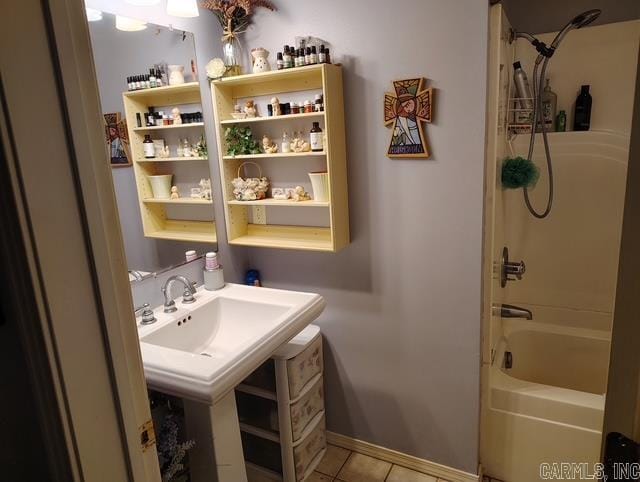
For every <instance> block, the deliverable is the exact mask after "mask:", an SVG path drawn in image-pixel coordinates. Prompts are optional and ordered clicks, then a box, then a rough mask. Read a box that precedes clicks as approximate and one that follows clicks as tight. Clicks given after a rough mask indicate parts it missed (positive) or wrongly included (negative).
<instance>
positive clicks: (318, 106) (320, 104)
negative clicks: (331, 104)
mask: <svg viewBox="0 0 640 482" xmlns="http://www.w3.org/2000/svg"><path fill="white" fill-rule="evenodd" d="M314 107H315V109H314V110H315V111H316V112H323V111H324V100H323V97H322V94H316V97H315V99H314Z"/></svg>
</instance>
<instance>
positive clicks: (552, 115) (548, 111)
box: [538, 79, 558, 132]
mask: <svg viewBox="0 0 640 482" xmlns="http://www.w3.org/2000/svg"><path fill="white" fill-rule="evenodd" d="M540 101H541V103H542V116H540V117H541V119H538V130H540V131H541V130H542V128H541V127H540V126H541V124H540V123H541V122H544V127H545V130H546V131H547V132H551V131H553V122H554V121H555V119H556V108H557V106H558V96H557V95H556V94H555V92H553V91H552V90H551V86H550V85H549V79H547V85H546V86H545V88H544V90H543V91H542V94H541V95H540Z"/></svg>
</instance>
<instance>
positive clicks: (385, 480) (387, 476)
mask: <svg viewBox="0 0 640 482" xmlns="http://www.w3.org/2000/svg"><path fill="white" fill-rule="evenodd" d="M378 460H380V459H378ZM383 462H384V460H383ZM394 465H395V464H391V466H390V467H389V472H387V475H385V476H384V482H387V479H388V478H389V474H390V473H391V471H392V470H393V466H394Z"/></svg>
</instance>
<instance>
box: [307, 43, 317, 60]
mask: <svg viewBox="0 0 640 482" xmlns="http://www.w3.org/2000/svg"><path fill="white" fill-rule="evenodd" d="M309 63H310V64H311V65H314V64H317V63H318V53H317V51H316V46H315V45H314V46H312V47H311V55H310V56H309Z"/></svg>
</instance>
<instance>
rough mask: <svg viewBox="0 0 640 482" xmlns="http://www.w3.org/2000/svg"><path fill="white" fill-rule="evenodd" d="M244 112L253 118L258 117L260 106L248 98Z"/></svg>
mask: <svg viewBox="0 0 640 482" xmlns="http://www.w3.org/2000/svg"><path fill="white" fill-rule="evenodd" d="M244 113H245V114H247V117H249V118H253V117H258V108H257V107H256V104H255V102H254V101H253V100H248V101H247V102H246V104H245V106H244Z"/></svg>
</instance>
